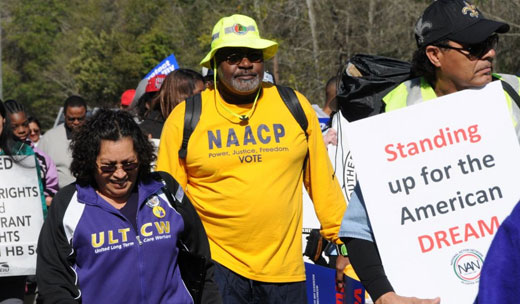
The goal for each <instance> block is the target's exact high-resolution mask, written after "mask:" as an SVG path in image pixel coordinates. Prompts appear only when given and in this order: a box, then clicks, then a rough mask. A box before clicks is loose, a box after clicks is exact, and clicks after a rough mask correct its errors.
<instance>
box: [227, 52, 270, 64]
mask: <svg viewBox="0 0 520 304" xmlns="http://www.w3.org/2000/svg"><path fill="white" fill-rule="evenodd" d="M244 57H246V58H247V59H248V60H249V61H250V62H252V63H258V62H262V61H264V54H263V53H262V52H252V53H233V54H230V55H227V56H225V57H224V60H225V61H226V62H227V63H228V64H230V65H235V64H239V63H240V62H242V59H244Z"/></svg>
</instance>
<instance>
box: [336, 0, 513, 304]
mask: <svg viewBox="0 0 520 304" xmlns="http://www.w3.org/2000/svg"><path fill="white" fill-rule="evenodd" d="M507 31H509V25H508V24H506V23H503V22H498V21H493V20H489V19H485V18H484V16H483V15H482V13H481V12H480V11H479V10H478V9H477V8H476V7H475V6H474V5H472V4H471V3H469V2H467V1H462V0H437V1H435V2H433V3H432V4H431V5H430V6H428V7H427V8H426V10H425V11H424V12H423V14H422V16H421V17H420V18H419V20H418V21H417V24H416V26H415V38H416V41H417V47H418V49H417V50H416V51H415V53H414V56H413V61H412V66H413V67H412V69H413V72H414V74H415V75H417V76H419V77H417V78H414V79H411V80H408V81H405V82H403V83H401V84H400V85H399V86H397V87H396V88H395V89H393V90H392V91H391V92H390V93H388V94H387V95H386V96H385V97H384V98H383V101H384V102H385V105H386V107H385V111H392V110H395V109H399V108H403V107H406V106H409V105H413V104H418V103H421V102H423V101H427V100H431V99H434V98H436V97H440V96H443V95H447V94H450V93H454V92H457V91H460V90H464V89H468V88H478V87H482V86H484V85H486V84H488V83H490V82H491V81H493V80H498V79H500V80H503V86H504V89H505V90H507V92H511V93H505V95H506V99H507V101H508V106H509V109H510V113H511V117H512V120H513V123H514V125H515V129H516V132H517V135H518V136H519V138H520V109H519V108H518V107H517V106H516V104H515V102H514V101H513V98H518V93H517V92H518V89H519V86H520V85H519V83H520V80H519V78H517V77H516V76H513V75H505V74H494V73H492V70H493V60H494V58H495V56H496V47H497V44H498V34H501V33H505V32H507ZM508 85H509V88H508V89H506V87H507V86H508ZM515 95H516V96H515ZM339 235H340V237H341V240H342V241H343V242H344V243H346V245H347V248H348V252H349V257H350V261H351V263H352V265H353V267H354V269H355V271H356V273H357V274H358V276H359V277H360V279H361V282H362V283H363V285H364V286H365V288H366V289H367V291H368V292H369V294H370V296H371V297H372V299H373V300H375V303H376V304H379V303H439V299H434V300H421V299H417V298H406V297H401V296H399V295H397V294H395V293H394V292H393V288H392V286H391V284H390V282H389V281H388V279H387V277H386V275H385V272H384V269H383V266H382V263H381V259H380V257H379V253H378V251H377V248H376V245H375V243H374V238H373V234H372V229H371V227H370V223H369V221H368V217H367V214H366V210H365V207H364V203H363V197H362V193H361V191H360V189H359V186H356V189H355V192H354V193H353V195H352V197H351V198H350V200H349V207H348V212H345V216H344V218H343V222H342V226H341V230H340V233H339Z"/></svg>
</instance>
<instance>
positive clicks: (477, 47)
mask: <svg viewBox="0 0 520 304" xmlns="http://www.w3.org/2000/svg"><path fill="white" fill-rule="evenodd" d="M497 44H498V35H493V36H491V37H489V38H488V39H486V40H485V41H483V42H481V43H478V44H474V45H470V46H469V47H468V51H469V53H470V55H471V56H473V57H475V58H482V57H483V56H484V55H486V53H487V52H489V50H491V49H496V47H497Z"/></svg>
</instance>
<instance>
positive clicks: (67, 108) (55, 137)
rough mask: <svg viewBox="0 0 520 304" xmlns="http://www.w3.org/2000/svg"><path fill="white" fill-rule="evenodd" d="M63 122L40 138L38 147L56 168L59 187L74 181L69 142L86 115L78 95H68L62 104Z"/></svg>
mask: <svg viewBox="0 0 520 304" xmlns="http://www.w3.org/2000/svg"><path fill="white" fill-rule="evenodd" d="M63 112H64V113H65V123H64V124H60V125H58V126H56V127H54V128H52V129H50V130H49V131H47V132H45V136H43V138H42V139H41V140H40V143H39V144H38V148H39V149H40V150H42V151H43V152H44V153H45V154H47V155H49V156H50V157H51V159H52V160H53V161H54V163H55V164H56V168H57V169H58V183H59V187H60V188H63V187H65V186H66V185H68V184H70V183H72V182H74V177H73V176H72V174H71V173H70V170H69V166H70V163H71V162H72V155H71V153H70V149H69V144H70V141H71V139H72V135H73V134H74V132H76V131H77V130H78V129H79V127H81V126H82V125H83V123H84V122H85V119H86V117H87V102H86V101H85V99H83V98H82V97H80V96H75V95H73V96H70V97H68V98H67V99H66V100H65V103H64V104H63Z"/></svg>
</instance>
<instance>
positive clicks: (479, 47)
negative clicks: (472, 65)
mask: <svg viewBox="0 0 520 304" xmlns="http://www.w3.org/2000/svg"><path fill="white" fill-rule="evenodd" d="M497 45H498V35H497V34H494V35H492V36H490V37H488V38H487V39H486V40H484V41H483V42H480V43H475V44H470V45H467V46H463V47H461V48H459V47H454V46H451V45H447V44H439V45H436V46H437V47H440V48H444V49H450V50H455V51H458V52H460V53H461V54H463V55H466V56H467V57H468V58H469V59H470V60H475V59H480V58H482V57H484V55H486V54H487V52H489V51H490V50H492V49H496V47H497Z"/></svg>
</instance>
